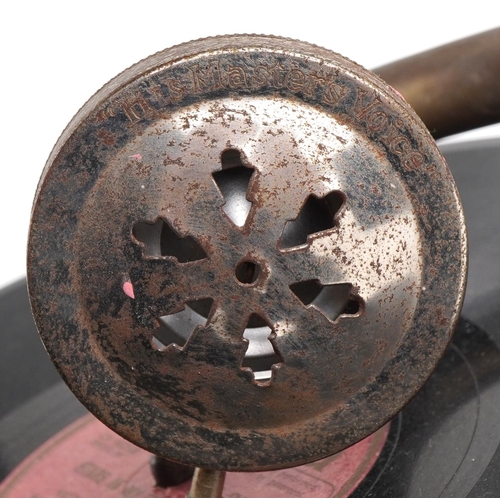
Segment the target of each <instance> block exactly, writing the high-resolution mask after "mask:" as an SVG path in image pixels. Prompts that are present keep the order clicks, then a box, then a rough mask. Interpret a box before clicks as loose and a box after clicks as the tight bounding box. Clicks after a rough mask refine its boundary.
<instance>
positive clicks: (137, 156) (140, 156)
mask: <svg viewBox="0 0 500 500" xmlns="http://www.w3.org/2000/svg"><path fill="white" fill-rule="evenodd" d="M129 158H133V159H134V160H139V161H141V160H142V155H140V154H136V155H132V156H129Z"/></svg>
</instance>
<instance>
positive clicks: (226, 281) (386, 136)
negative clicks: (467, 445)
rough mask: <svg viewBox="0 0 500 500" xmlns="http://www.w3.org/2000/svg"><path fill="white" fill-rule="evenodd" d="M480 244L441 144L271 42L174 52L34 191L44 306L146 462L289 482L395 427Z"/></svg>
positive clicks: (74, 360)
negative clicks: (301, 469) (471, 235)
mask: <svg viewBox="0 0 500 500" xmlns="http://www.w3.org/2000/svg"><path fill="white" fill-rule="evenodd" d="M466 264H467V263H466V233H465V226H464V219H463V214H462V209H461V206H460V201H459V198H458V195H457V190H456V188H455V185H454V182H453V179H452V177H451V174H450V172H449V171H448V168H447V166H446V164H445V161H444V159H443V158H442V156H441V154H440V153H439V151H438V149H437V147H436V145H435V143H434V141H433V139H432V138H431V136H430V134H429V132H428V131H427V130H426V129H425V127H424V126H423V124H422V123H421V121H420V120H419V119H418V117H417V116H416V115H415V113H414V112H413V111H412V110H411V108H410V107H409V106H408V105H407V104H406V103H405V101H404V100H403V99H402V97H401V96H400V95H399V94H397V93H396V92H395V91H394V90H393V89H391V88H390V87H389V86H388V85H386V84H385V83H384V82H382V81H381V80H380V79H379V78H378V77H376V76H375V75H374V74H372V73H370V72H368V71H366V70H365V69H363V68H361V67H360V66H358V65H356V64H354V63H353V62H351V61H349V60H346V59H344V58H343V57H341V56H339V55H337V54H334V53H332V52H330V51H327V50H325V49H322V48H319V47H316V46H313V45H309V44H306V43H302V42H298V41H293V40H288V39H282V38H275V37H265V36H226V37H216V38H210V39H205V40H200V41H195V42H191V43H187V44H184V45H179V46H177V47H173V48H171V49H167V50H165V51H163V52H160V53H158V54H155V55H153V56H151V57H149V58H148V59H145V60H143V61H141V62H140V63H138V64H136V65H135V66H133V67H131V68H129V69H128V70H126V71H125V72H123V73H122V74H120V75H119V76H118V77H116V78H115V79H114V80H112V81H111V82H109V83H108V84H107V85H106V86H104V87H103V88H102V89H101V90H100V91H99V92H97V94H95V95H94V96H93V97H92V98H91V99H90V100H89V101H88V102H87V104H85V106H84V107H83V108H82V109H81V110H80V111H79V112H78V113H77V115H76V116H75V118H74V119H73V120H72V122H71V123H70V124H69V126H68V127H67V128H66V130H65V131H64V133H63V134H62V136H61V138H60V139H59V141H58V142H57V144H56V146H55V148H54V150H53V151H52V154H51V155H50V158H49V160H48V162H47V166H46V168H45V170H44V172H43V175H42V179H41V181H40V184H39V187H38V191H37V195H36V200H35V204H34V208H33V214H32V223H31V232H30V237H29V251H28V280H29V290H30V297H31V303H32V308H33V312H34V316H35V319H36V323H37V325H38V328H39V330H40V334H41V336H42V339H43V341H44V343H45V346H46V348H47V351H48V352H49V354H50V356H51V357H52V359H53V361H54V363H55V364H56V366H57V368H58V369H59V371H60V373H61V374H62V376H63V378H64V379H65V381H66V382H67V383H68V385H69V386H70V387H71V389H72V390H73V391H74V392H75V394H76V395H77V396H78V398H79V399H80V400H81V401H82V402H83V403H84V404H85V405H86V406H87V407H88V408H89V410H90V411H91V412H93V413H94V414H95V415H96V416H97V417H98V418H99V419H101V420H102V421H103V422H104V423H105V424H107V425H108V426H109V427H111V428H112V429H114V430H115V431H116V432H117V433H119V434H120V435H122V436H123V437H125V438H126V439H128V440H130V441H132V442H133V443H135V444H137V445H138V446H141V447H143V448H146V449H148V450H150V451H151V452H153V453H155V454H157V455H160V456H163V457H166V458H169V459H171V460H174V461H179V462H182V463H186V464H190V465H194V466H197V467H204V468H208V469H222V470H239V471H253V470H267V469H276V468H281V467H291V466H295V465H299V464H303V463H306V462H310V461H313V460H317V459H320V458H322V457H325V456H328V455H331V454H333V453H336V452H338V451H340V450H342V449H344V448H346V447H348V446H350V445H352V444H354V443H355V442H357V441H359V440H360V439H362V438H364V437H365V436H368V435H369V434H371V433H373V432H374V431H375V430H377V429H378V428H379V427H381V426H382V425H383V424H384V423H386V422H387V421H388V420H389V419H390V418H392V417H393V416H394V415H395V414H396V413H397V412H398V411H399V410H400V409H401V408H402V407H403V406H404V405H405V404H406V403H407V402H408V401H409V400H410V398H412V396H414V395H415V393H416V392H417V391H418V390H419V388H420V387H421V386H422V385H423V383H424V382H425V380H426V379H427V378H428V377H429V375H430V373H431V372H432V370H433V368H434V367H435V365H436V363H437V361H438V360H439V358H440V356H441V355H442V353H443V351H444V349H445V347H446V345H447V343H448V341H449V340H450V336H451V333H452V331H453V328H454V326H455V324H456V321H457V319H458V315H459V312H460V307H461V303H462V299H463V294H464V287H465V277H466Z"/></svg>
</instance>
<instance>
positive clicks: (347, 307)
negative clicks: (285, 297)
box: [290, 279, 363, 321]
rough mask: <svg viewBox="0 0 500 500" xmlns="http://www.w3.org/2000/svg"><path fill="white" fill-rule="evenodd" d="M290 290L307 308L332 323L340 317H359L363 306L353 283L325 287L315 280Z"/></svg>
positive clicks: (293, 285)
mask: <svg viewBox="0 0 500 500" xmlns="http://www.w3.org/2000/svg"><path fill="white" fill-rule="evenodd" d="M290 290H291V291H292V292H293V293H294V294H295V295H296V296H297V298H298V299H300V301H301V302H302V303H303V304H304V305H305V306H306V307H314V308H315V309H317V310H318V311H319V312H320V313H321V314H323V316H325V317H326V318H328V319H329V320H330V321H335V320H336V319H337V318H338V317H339V316H357V315H358V314H359V313H360V312H361V310H362V306H363V302H362V300H361V298H360V297H359V295H357V294H356V293H355V290H354V287H353V286H352V284H351V283H332V284H326V285H323V284H321V282H320V281H319V280H317V279H313V280H307V281H301V282H298V283H293V284H292V285H290Z"/></svg>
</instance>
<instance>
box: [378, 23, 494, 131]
mask: <svg viewBox="0 0 500 500" xmlns="http://www.w3.org/2000/svg"><path fill="white" fill-rule="evenodd" d="M374 72H375V73H376V74H377V75H380V77H381V78H382V79H384V80H385V81H386V82H387V83H389V84H390V85H392V86H393V87H394V88H395V89H397V90H398V91H399V92H401V94H402V95H403V96H404V97H405V99H406V100H407V101H408V102H409V103H410V105H411V106H412V107H413V109H414V110H415V111H416V112H417V114H418V115H419V116H420V118H421V119H422V120H423V122H424V123H425V124H426V126H427V127H428V128H429V130H430V132H431V133H432V135H433V136H434V137H435V138H440V137H445V136H447V135H452V134H456V133H458V132H464V131H466V130H471V129H474V128H477V127H482V126H485V125H490V124H492V123H497V122H498V121H500V28H496V29H494V30H490V31H486V32H484V33H480V34H479V35H474V36H471V37H468V38H464V39H462V40H458V41H456V42H453V43H449V44H447V45H443V46H441V47H438V48H436V49H433V50H429V51H427V52H422V53H421V54H417V55H415V56H412V57H408V58H406V59H402V60H401V61H396V62H394V63H391V64H388V65H386V66H383V67H381V68H378V69H375V70H374Z"/></svg>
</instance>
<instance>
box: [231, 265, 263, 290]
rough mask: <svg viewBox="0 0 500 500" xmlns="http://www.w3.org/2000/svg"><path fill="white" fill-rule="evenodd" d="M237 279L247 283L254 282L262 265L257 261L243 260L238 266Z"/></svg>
mask: <svg viewBox="0 0 500 500" xmlns="http://www.w3.org/2000/svg"><path fill="white" fill-rule="evenodd" d="M235 274H236V279H237V280H238V281H239V282H240V283H243V284H245V285H250V284H251V283H254V282H255V281H256V280H257V278H258V277H259V274H260V267H259V266H258V264H256V263H255V262H250V261H243V262H240V263H239V264H238V265H237V266H236V273H235Z"/></svg>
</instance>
